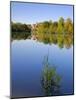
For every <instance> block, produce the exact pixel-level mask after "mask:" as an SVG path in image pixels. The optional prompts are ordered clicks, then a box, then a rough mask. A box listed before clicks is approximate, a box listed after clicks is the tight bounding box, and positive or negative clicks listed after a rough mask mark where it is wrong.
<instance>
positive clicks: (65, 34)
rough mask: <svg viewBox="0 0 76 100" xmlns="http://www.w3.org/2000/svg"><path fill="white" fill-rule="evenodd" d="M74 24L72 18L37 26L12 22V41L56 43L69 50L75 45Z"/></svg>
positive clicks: (40, 23)
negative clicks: (29, 40)
mask: <svg viewBox="0 0 76 100" xmlns="http://www.w3.org/2000/svg"><path fill="white" fill-rule="evenodd" d="M73 27H74V26H73V22H72V20H71V19H70V18H67V19H66V20H64V18H63V17H60V18H59V20H58V21H54V22H53V21H52V20H50V21H44V22H39V23H36V24H22V23H14V22H11V34H12V35H11V36H12V40H20V39H33V40H38V41H40V42H44V43H45V44H47V43H49V44H51V43H54V44H58V45H59V47H61V48H63V46H64V45H65V47H66V48H69V47H70V46H71V45H73Z"/></svg>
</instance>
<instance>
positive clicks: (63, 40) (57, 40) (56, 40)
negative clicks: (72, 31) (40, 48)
mask: <svg viewBox="0 0 76 100" xmlns="http://www.w3.org/2000/svg"><path fill="white" fill-rule="evenodd" d="M12 34H13V33H12ZM16 34H18V35H16ZM16 34H15V36H12V41H13V40H22V39H24V40H26V39H33V40H37V41H39V42H43V43H44V44H50V45H51V44H57V45H58V46H59V48H64V47H66V48H67V49H68V48H70V47H71V46H72V45H73V36H71V35H69V34H68V35H65V34H51V35H45V36H44V37H38V38H36V37H35V36H31V35H29V34H30V33H27V34H26V35H25V34H24V33H22V34H21V33H16ZM19 34H21V35H19Z"/></svg>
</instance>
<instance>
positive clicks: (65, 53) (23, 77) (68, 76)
mask: <svg viewBox="0 0 76 100" xmlns="http://www.w3.org/2000/svg"><path fill="white" fill-rule="evenodd" d="M48 50H49V56H48V57H49V62H50V64H51V65H53V66H55V67H56V69H57V73H58V74H59V75H60V76H61V83H60V85H61V86H60V93H59V94H58V95H65V94H73V46H71V47H70V48H69V49H67V48H65V47H64V48H62V49H61V48H59V47H58V45H56V44H51V45H49V44H44V43H42V42H38V41H35V40H30V39H26V40H14V41H12V46H11V72H12V74H11V79H12V91H11V92H12V97H28V96H30V97H31V96H45V94H44V91H43V89H42V85H41V74H42V70H43V59H44V56H46V55H47V54H48Z"/></svg>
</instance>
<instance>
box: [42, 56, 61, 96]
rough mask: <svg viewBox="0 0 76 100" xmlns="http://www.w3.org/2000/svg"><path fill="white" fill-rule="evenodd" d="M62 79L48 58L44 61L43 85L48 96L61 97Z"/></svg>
mask: <svg viewBox="0 0 76 100" xmlns="http://www.w3.org/2000/svg"><path fill="white" fill-rule="evenodd" d="M60 81H61V77H60V75H58V73H57V72H56V68H55V67H54V66H51V64H49V62H48V56H46V57H45V59H44V64H43V71H42V77H41V85H42V89H43V92H44V94H45V95H46V96H50V95H59V93H60V90H59V89H60Z"/></svg>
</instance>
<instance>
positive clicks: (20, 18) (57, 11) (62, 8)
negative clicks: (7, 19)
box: [11, 2, 73, 24]
mask: <svg viewBox="0 0 76 100" xmlns="http://www.w3.org/2000/svg"><path fill="white" fill-rule="evenodd" d="M59 17H63V18H64V19H67V18H68V17H69V18H71V19H72V20H73V6H68V5H51V4H36V3H21V2H12V3H11V20H12V21H13V22H21V23H26V24H33V23H36V22H42V21H49V20H52V21H58V19H59Z"/></svg>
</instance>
